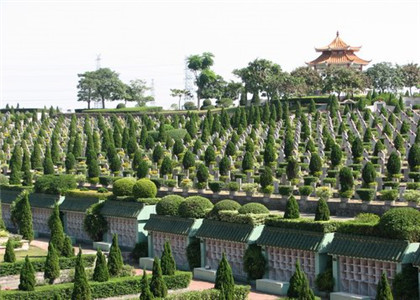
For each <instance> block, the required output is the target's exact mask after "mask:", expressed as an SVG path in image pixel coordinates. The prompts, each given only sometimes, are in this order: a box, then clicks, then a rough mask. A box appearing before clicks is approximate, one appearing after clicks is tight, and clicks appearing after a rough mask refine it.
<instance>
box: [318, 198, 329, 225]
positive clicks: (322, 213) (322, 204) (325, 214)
mask: <svg viewBox="0 0 420 300" xmlns="http://www.w3.org/2000/svg"><path fill="white" fill-rule="evenodd" d="M329 219H330V209H329V208H328V204H327V201H325V199H323V198H320V199H319V200H318V205H317V206H316V212H315V221H328V220H329Z"/></svg>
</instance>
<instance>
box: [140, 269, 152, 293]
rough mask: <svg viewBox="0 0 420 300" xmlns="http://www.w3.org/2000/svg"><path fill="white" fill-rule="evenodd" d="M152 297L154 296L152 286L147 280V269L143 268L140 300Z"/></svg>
mask: <svg viewBox="0 0 420 300" xmlns="http://www.w3.org/2000/svg"><path fill="white" fill-rule="evenodd" d="M152 299H154V296H153V293H152V292H151V291H150V286H149V282H148V280H147V275H146V270H143V276H142V278H141V290H140V300H152Z"/></svg>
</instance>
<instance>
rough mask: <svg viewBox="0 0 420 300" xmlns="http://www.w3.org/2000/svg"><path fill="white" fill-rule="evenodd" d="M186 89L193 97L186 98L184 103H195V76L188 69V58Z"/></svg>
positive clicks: (185, 77)
mask: <svg viewBox="0 0 420 300" xmlns="http://www.w3.org/2000/svg"><path fill="white" fill-rule="evenodd" d="M184 89H185V90H187V91H189V92H190V94H191V97H185V96H184V103H185V101H194V94H195V84H194V74H193V73H192V72H191V70H190V69H189V68H188V59H187V58H185V75H184Z"/></svg>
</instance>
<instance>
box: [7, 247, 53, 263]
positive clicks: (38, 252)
mask: <svg viewBox="0 0 420 300" xmlns="http://www.w3.org/2000/svg"><path fill="white" fill-rule="evenodd" d="M15 255H16V261H18V260H23V259H25V257H26V255H29V258H42V257H45V256H47V251H45V250H43V249H41V248H38V247H35V246H29V250H28V251H15ZM3 256H4V255H3V254H1V255H0V262H3Z"/></svg>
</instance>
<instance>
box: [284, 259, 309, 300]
mask: <svg viewBox="0 0 420 300" xmlns="http://www.w3.org/2000/svg"><path fill="white" fill-rule="evenodd" d="M304 280H305V278H304V273H303V271H302V270H301V268H300V262H299V260H297V261H296V270H295V273H293V275H292V277H291V278H290V281H289V289H288V290H287V297H289V298H297V297H299V292H300V290H301V289H302V286H303V283H304Z"/></svg>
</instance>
